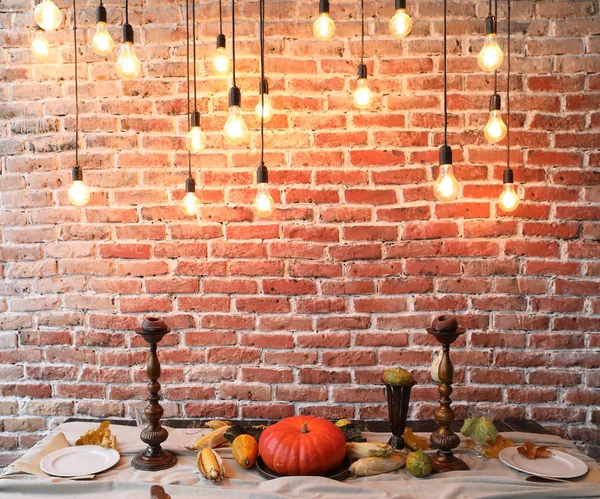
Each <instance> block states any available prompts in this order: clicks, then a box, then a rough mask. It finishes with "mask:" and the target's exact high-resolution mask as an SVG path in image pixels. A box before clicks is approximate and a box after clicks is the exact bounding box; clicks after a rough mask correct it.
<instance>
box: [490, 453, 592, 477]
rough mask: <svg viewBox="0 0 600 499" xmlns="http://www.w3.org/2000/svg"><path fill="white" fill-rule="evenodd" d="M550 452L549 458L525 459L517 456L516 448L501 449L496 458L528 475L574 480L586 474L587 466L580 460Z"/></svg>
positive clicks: (565, 454) (519, 455) (564, 454)
mask: <svg viewBox="0 0 600 499" xmlns="http://www.w3.org/2000/svg"><path fill="white" fill-rule="evenodd" d="M550 452H552V455H551V456H550V457H544V458H537V459H527V458H526V457H523V456H521V454H519V451H518V450H517V448H516V447H507V448H506V449H502V451H501V452H500V455H499V456H498V457H499V458H500V460H501V461H502V462H503V463H504V464H506V465H508V466H510V467H511V468H514V469H516V470H519V471H523V472H525V473H529V474H530V475H538V476H547V477H550V478H576V477H578V476H581V475H585V474H586V473H587V471H588V465H587V464H585V463H584V462H583V461H582V460H581V459H578V458H576V457H575V456H571V455H570V454H567V453H565V452H561V451H559V450H554V449H550Z"/></svg>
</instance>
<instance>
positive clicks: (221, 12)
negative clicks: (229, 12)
mask: <svg viewBox="0 0 600 499" xmlns="http://www.w3.org/2000/svg"><path fill="white" fill-rule="evenodd" d="M219 33H220V34H223V7H222V5H221V0H219Z"/></svg>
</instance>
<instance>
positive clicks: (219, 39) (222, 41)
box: [217, 33, 227, 49]
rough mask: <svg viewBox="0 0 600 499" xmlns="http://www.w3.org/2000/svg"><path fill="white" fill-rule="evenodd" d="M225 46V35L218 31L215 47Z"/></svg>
mask: <svg viewBox="0 0 600 499" xmlns="http://www.w3.org/2000/svg"><path fill="white" fill-rule="evenodd" d="M226 46H227V41H226V40H225V35H224V34H223V33H219V34H218V35H217V48H218V49H224V48H225V47H226Z"/></svg>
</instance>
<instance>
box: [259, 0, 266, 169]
mask: <svg viewBox="0 0 600 499" xmlns="http://www.w3.org/2000/svg"><path fill="white" fill-rule="evenodd" d="M259 9H260V37H259V38H260V88H261V92H260V100H261V104H260V105H261V113H260V164H261V165H264V164H265V92H264V90H265V88H264V81H265V0H260V3H259Z"/></svg>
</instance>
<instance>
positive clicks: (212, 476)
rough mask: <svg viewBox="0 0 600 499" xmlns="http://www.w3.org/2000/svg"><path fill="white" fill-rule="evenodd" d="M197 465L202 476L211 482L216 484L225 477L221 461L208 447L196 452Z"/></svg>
mask: <svg viewBox="0 0 600 499" xmlns="http://www.w3.org/2000/svg"><path fill="white" fill-rule="evenodd" d="M197 464H198V470H199V471H200V473H201V474H202V476H203V477H204V478H206V479H207V480H210V481H211V482H218V481H220V480H223V478H224V477H225V468H224V467H223V460H222V459H221V456H219V455H218V454H217V453H216V452H215V451H214V450H212V449H211V448H210V447H205V448H204V449H202V450H201V451H200V452H198V458H197Z"/></svg>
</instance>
